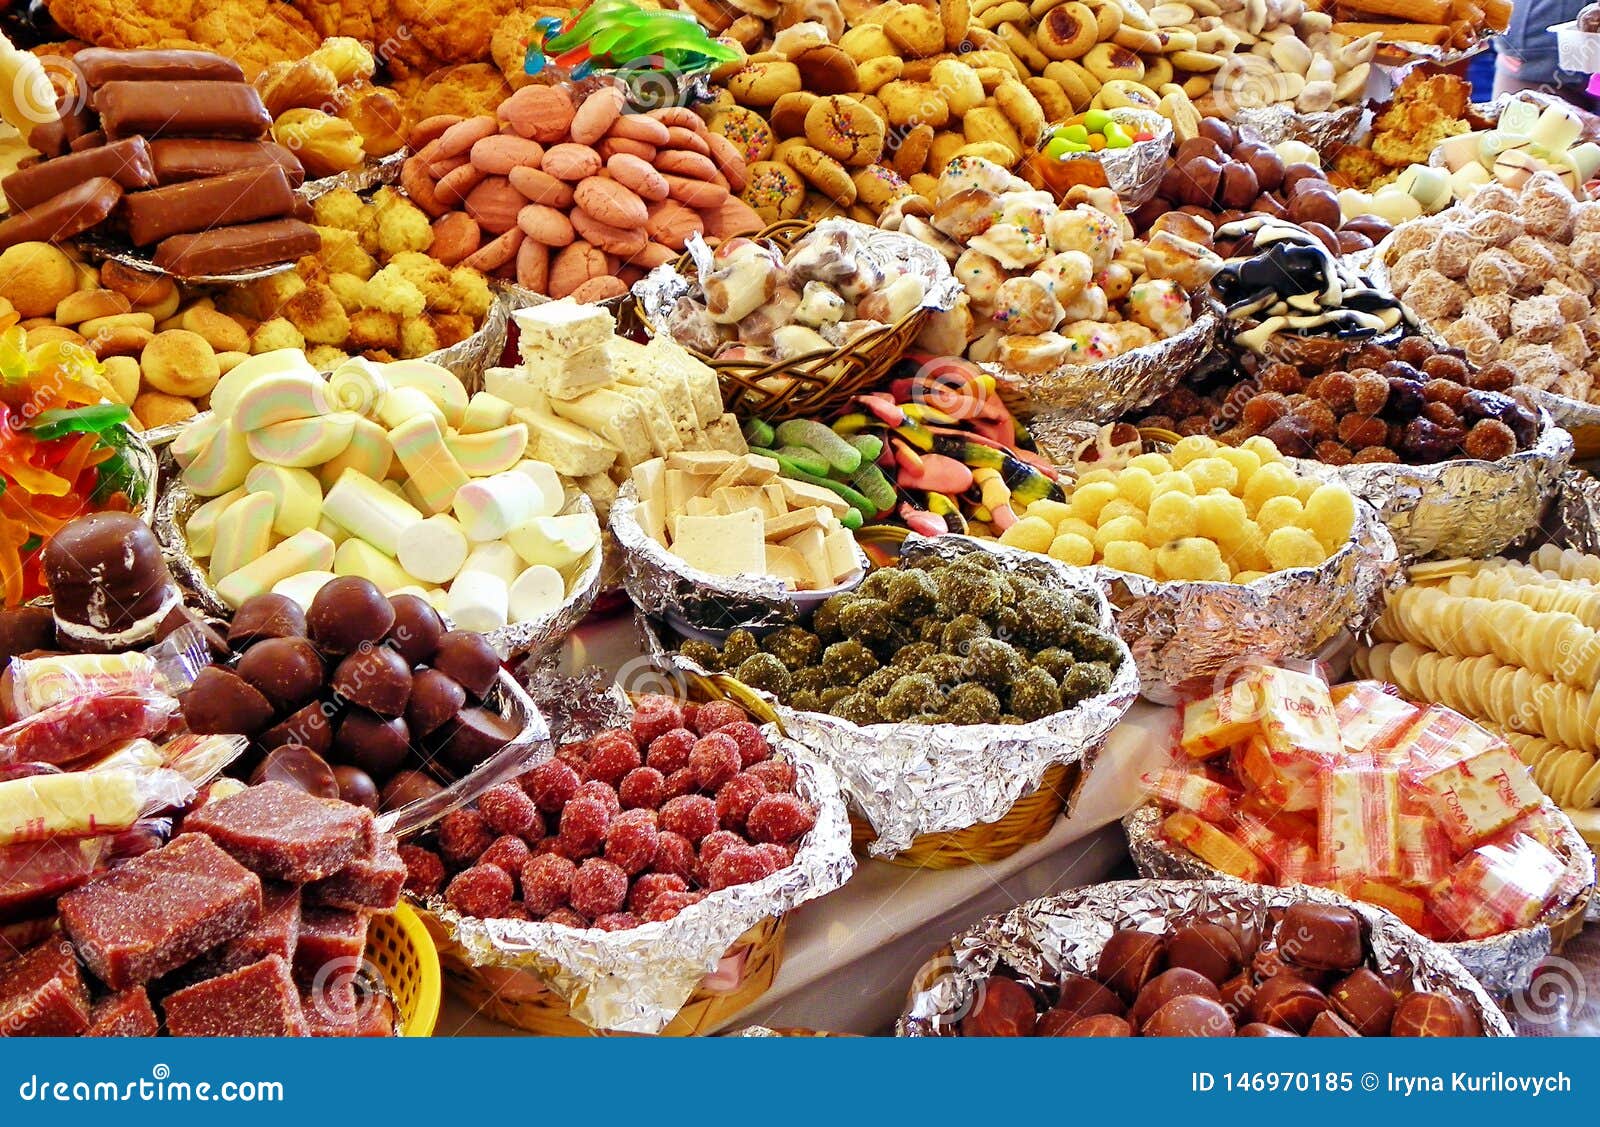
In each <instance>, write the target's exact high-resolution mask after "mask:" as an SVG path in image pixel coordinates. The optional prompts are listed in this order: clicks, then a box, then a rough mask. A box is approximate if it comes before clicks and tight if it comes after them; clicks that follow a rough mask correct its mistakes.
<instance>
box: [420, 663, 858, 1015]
mask: <svg viewBox="0 0 1600 1127" xmlns="http://www.w3.org/2000/svg"><path fill="white" fill-rule="evenodd" d="M564 707H565V709H566V715H567V717H568V719H569V721H570V723H569V724H568V727H567V731H566V733H565V734H567V735H570V736H578V735H582V734H585V733H591V732H594V731H597V730H599V729H601V728H604V727H606V726H608V725H609V724H611V723H614V722H616V721H617V720H618V719H621V718H622V717H625V716H626V714H627V709H626V704H625V702H624V701H623V700H622V699H621V696H620V693H619V692H617V691H616V690H613V691H612V693H611V694H607V695H604V696H601V695H596V694H592V693H591V694H590V695H589V696H587V697H574V696H572V695H570V694H569V696H568V699H567V701H566V703H565V705H564ZM766 734H767V737H768V739H769V740H770V741H771V742H772V744H773V747H774V749H775V751H776V752H777V754H778V755H780V756H781V757H782V758H784V759H786V760H788V761H789V762H790V763H792V764H794V766H795V768H796V771H797V774H798V780H797V783H796V789H797V790H798V791H799V792H800V794H801V795H802V796H803V797H805V798H806V799H807V800H808V801H810V802H811V803H812V804H813V805H815V806H816V808H817V822H816V825H815V826H814V827H812V830H811V832H810V833H808V834H806V836H805V837H804V838H802V839H801V843H800V851H799V852H798V853H797V854H796V855H795V859H794V861H793V863H792V864H790V865H789V866H788V867H787V868H785V869H781V870H779V871H778V872H776V873H773V874H772V875H771V876H768V877H764V878H763V879H761V880H759V881H756V882H754V883H752V884H743V885H735V886H734V887H732V888H725V889H723V890H721V891H720V892H713V893H711V894H710V895H709V896H707V897H706V898H705V899H704V900H702V901H701V902H700V903H698V904H694V905H691V906H690V907H688V908H685V909H684V910H683V911H682V912H681V913H679V914H678V915H677V916H676V917H674V918H673V919H670V920H666V921H664V922H660V923H647V924H641V925H640V926H639V927H635V928H630V929H628V930H626V931H612V932H605V931H600V930H598V929H595V928H586V929H581V930H580V929H577V928H570V927H565V926H563V925H561V924H550V923H533V922H530V921H527V920H484V919H477V918H475V917H471V916H462V915H461V914H460V913H459V912H457V911H456V910H455V909H453V908H452V907H450V905H449V904H448V903H446V902H445V901H444V900H443V899H442V898H440V897H434V898H433V899H432V900H430V901H429V903H428V908H429V910H431V911H432V912H433V913H434V914H435V915H436V916H437V917H438V918H439V920H440V922H441V923H442V924H444V926H445V928H446V929H447V931H448V933H449V936H450V938H451V939H452V940H453V941H454V943H455V944H456V946H457V947H459V948H460V954H461V955H462V956H463V957H464V958H465V960H466V961H467V962H468V963H470V964H471V965H473V966H478V967H494V968H499V969H504V970H521V971H528V972H531V973H532V974H534V975H536V976H537V977H538V978H539V979H540V980H541V981H542V982H543V984H544V985H545V986H546V987H548V988H549V989H550V990H552V991H554V992H555V993H556V994H557V995H558V996H559V997H560V998H561V999H562V1000H563V1001H564V1002H566V1003H567V1005H568V1006H569V1007H570V1008H571V1012H572V1016H573V1017H574V1018H575V1019H577V1020H578V1021H581V1022H583V1023H584V1024H585V1025H588V1026H589V1027H591V1028H593V1029H603V1030H611V1031H614V1032H618V1033H646V1034H649V1033H659V1032H660V1031H661V1030H662V1029H664V1028H665V1027H666V1025H667V1023H668V1022H670V1021H671V1020H672V1018H673V1015H675V1014H676V1013H677V1012H678V1011H679V1010H680V1009H682V1008H683V1005H684V1003H685V1002H686V1001H688V999H689V996H690V995H691V994H693V993H694V991H695V988H696V987H697V986H698V985H699V984H700V982H701V981H702V980H703V979H704V978H705V977H706V976H707V975H708V974H710V973H712V972H713V971H714V970H716V969H717V963H718V962H719V961H720V960H721V959H722V957H723V955H724V954H725V953H726V952H727V950H728V948H729V947H730V946H732V945H733V943H734V941H735V940H737V939H738V938H739V936H741V935H743V934H744V933H745V932H746V931H748V930H750V929H751V928H752V927H754V926H755V925H756V924H758V923H760V922H761V921H762V920H765V919H768V918H770V917H774V916H781V915H783V914H784V913H785V912H788V911H789V910H791V909H793V908H795V907H798V906H799V905H801V904H803V903H805V902H806V901H808V900H814V899H816V898H817V897H819V896H823V895H825V894H827V893H829V892H832V891H833V890H834V889H836V888H839V887H841V886H842V885H843V884H844V882H845V881H846V880H848V879H849V877H850V874H851V873H852V872H854V871H855V859H854V857H853V856H852V855H851V852H850V820H849V816H848V814H847V813H846V811H845V804H844V798H843V796H842V795H841V793H840V791H839V783H838V780H837V779H835V778H834V775H833V772H832V771H830V770H829V769H828V767H827V765H826V764H825V763H823V762H822V760H821V759H820V758H819V757H817V756H816V755H814V754H813V753H812V752H811V751H809V750H808V749H806V748H805V747H803V746H801V745H800V744H798V743H796V742H795V741H793V740H789V739H785V738H784V737H783V736H782V735H781V734H779V733H777V732H775V731H773V730H771V729H770V727H769V728H768V729H767V730H766Z"/></svg>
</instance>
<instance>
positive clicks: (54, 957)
mask: <svg viewBox="0 0 1600 1127" xmlns="http://www.w3.org/2000/svg"><path fill="white" fill-rule="evenodd" d="M87 1028H89V988H88V987H87V986H86V985H84V981H83V975H82V973H81V972H79V970H78V960H77V959H75V958H74V957H73V955H72V946H71V944H69V943H66V942H64V941H63V940H61V939H49V940H46V941H45V942H43V943H41V944H40V945H39V946H37V947H35V948H34V949H33V950H31V951H29V952H27V953H26V954H24V955H22V956H21V957H20V958H17V959H13V960H12V961H11V962H9V963H5V964H4V965H0V1031H4V1034H5V1035H7V1036H14V1037H76V1036H77V1035H78V1034H80V1033H82V1032H83V1031H84V1030H85V1029H87Z"/></svg>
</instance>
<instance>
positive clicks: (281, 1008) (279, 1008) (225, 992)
mask: <svg viewBox="0 0 1600 1127" xmlns="http://www.w3.org/2000/svg"><path fill="white" fill-rule="evenodd" d="M161 1008H162V1009H163V1010H164V1011H166V1015H167V1032H168V1033H170V1034H172V1036H174V1037H305V1036H307V1035H308V1034H309V1032H310V1030H309V1028H308V1026H307V1025H306V1017H305V1014H304V1013H303V1012H302V1011H301V1009H300V994H299V992H298V991H297V990H296V989H295V986H294V979H293V978H291V977H290V975H289V964H288V963H287V962H285V961H284V960H283V959H282V958H280V957H279V956H277V955H268V956H267V957H266V958H264V959H262V960H261V961H260V962H259V963H251V964H250V965H249V966H247V967H244V968H242V969H240V970H236V971H232V972H230V973H228V974H224V975H219V976H218V977H216V978H208V979H206V980H205V981H204V982H197V983H196V984H195V985H193V986H190V987H187V988H186V989H183V990H178V991H175V992H174V993H171V994H168V995H167V1000H166V1001H165V1002H163V1003H161Z"/></svg>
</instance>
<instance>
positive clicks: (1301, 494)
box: [1294, 477, 1322, 505]
mask: <svg viewBox="0 0 1600 1127" xmlns="http://www.w3.org/2000/svg"><path fill="white" fill-rule="evenodd" d="M1321 488H1322V483H1321V482H1319V481H1317V479H1316V478H1313V477H1299V478H1296V479H1295V483H1294V495H1295V496H1296V497H1298V498H1299V499H1300V503H1301V504H1302V505H1304V504H1305V503H1306V502H1307V501H1309V500H1311V495H1312V494H1313V493H1315V492H1316V491H1317V490H1318V489H1321Z"/></svg>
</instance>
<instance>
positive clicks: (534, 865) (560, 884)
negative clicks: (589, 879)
mask: <svg viewBox="0 0 1600 1127" xmlns="http://www.w3.org/2000/svg"><path fill="white" fill-rule="evenodd" d="M577 871H578V866H576V865H574V864H573V863H572V862H571V861H569V860H567V859H566V858H565V857H558V856H556V855H555V854H554V853H545V854H541V855H540V856H538V857H533V858H530V859H529V860H528V863H527V864H526V865H524V866H522V899H523V902H524V903H526V904H527V905H528V910H529V911H530V912H533V913H534V914H535V915H545V914H547V913H549V912H553V911H555V910H556V909H557V908H564V907H566V906H567V901H568V899H569V898H570V897H571V895H572V877H573V874H574V873H576V872H577Z"/></svg>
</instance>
